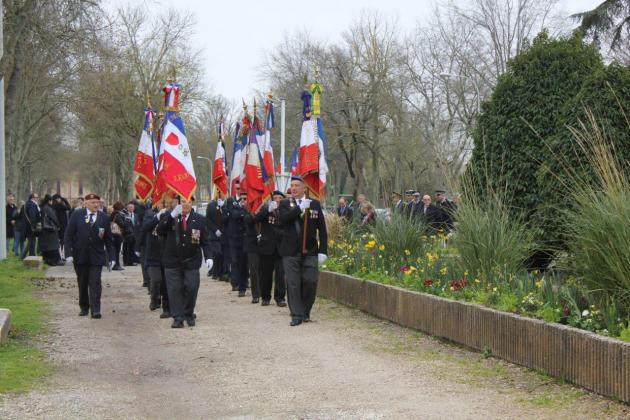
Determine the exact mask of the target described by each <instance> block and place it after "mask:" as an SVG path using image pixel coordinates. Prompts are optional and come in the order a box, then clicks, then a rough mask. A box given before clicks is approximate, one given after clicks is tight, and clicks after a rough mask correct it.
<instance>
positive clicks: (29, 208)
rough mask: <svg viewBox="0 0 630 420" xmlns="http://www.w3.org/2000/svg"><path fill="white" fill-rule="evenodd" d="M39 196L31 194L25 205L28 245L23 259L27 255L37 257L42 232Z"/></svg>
mask: <svg viewBox="0 0 630 420" xmlns="http://www.w3.org/2000/svg"><path fill="white" fill-rule="evenodd" d="M37 200H39V195H38V194H37V193H31V194H30V195H29V196H28V201H27V202H26V204H25V205H24V213H23V216H24V220H25V225H26V239H27V241H28V244H27V246H26V248H25V249H24V252H23V253H22V258H25V257H26V255H27V254H28V255H37V246H36V245H37V237H38V236H39V234H40V233H41V232H42V221H41V212H40V209H39V205H38V204H37Z"/></svg>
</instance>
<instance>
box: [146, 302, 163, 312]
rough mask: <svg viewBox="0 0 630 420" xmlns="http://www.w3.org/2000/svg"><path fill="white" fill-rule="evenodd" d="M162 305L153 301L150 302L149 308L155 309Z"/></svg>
mask: <svg viewBox="0 0 630 420" xmlns="http://www.w3.org/2000/svg"><path fill="white" fill-rule="evenodd" d="M160 306H161V305H160V304H159V303H155V302H151V303H150V304H149V310H151V311H155V310H156V309H158V308H160Z"/></svg>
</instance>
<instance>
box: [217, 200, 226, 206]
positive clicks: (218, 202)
mask: <svg viewBox="0 0 630 420" xmlns="http://www.w3.org/2000/svg"><path fill="white" fill-rule="evenodd" d="M224 204H225V201H223V200H222V199H220V198H219V199H218V200H217V206H219V207H223V205H224Z"/></svg>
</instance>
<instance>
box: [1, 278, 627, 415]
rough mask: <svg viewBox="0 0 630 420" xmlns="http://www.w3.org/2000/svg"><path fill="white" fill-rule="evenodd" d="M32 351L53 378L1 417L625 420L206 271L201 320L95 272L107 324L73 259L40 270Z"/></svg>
mask: <svg viewBox="0 0 630 420" xmlns="http://www.w3.org/2000/svg"><path fill="white" fill-rule="evenodd" d="M48 275H49V277H50V279H49V280H47V281H46V282H44V283H43V284H42V290H41V293H42V295H43V296H45V298H46V300H47V301H48V302H50V304H51V319H50V328H49V333H48V334H47V335H46V336H45V337H43V339H42V340H41V342H40V343H39V345H40V346H42V348H43V349H44V350H45V351H46V352H47V353H48V354H49V355H50V359H51V363H52V364H53V366H54V373H53V374H52V375H51V376H50V377H48V378H46V379H45V380H44V381H43V383H42V384H41V385H39V386H38V387H37V388H36V389H35V390H33V391H31V392H29V393H26V394H17V395H3V396H0V418H2V419H27V418H46V419H86V418H89V419H114V418H137V419H142V418H150V419H208V418H237V419H250V418H251V419H275V418H281V419H285V418H286V419H381V418H387V419H389V418H391V419H405V418H410V419H444V418H447V419H460V418H483V419H494V418H498V419H512V418H513V419H517V418H518V419H521V418H531V419H564V418H566V419H577V418H585V419H587V418H588V419H591V418H609V419H610V418H612V419H622V418H630V410H629V407H628V406H627V405H624V404H621V403H618V402H615V401H612V400H609V399H606V398H603V397H600V396H597V395H594V394H591V393H588V392H586V391H584V390H581V389H578V388H575V387H572V386H571V385H570V384H560V383H558V381H556V380H554V379H552V378H549V377H546V376H544V375H541V374H538V373H534V372H531V371H528V370H526V369H524V368H521V367H517V366H514V365H511V364H509V363H505V362H503V361H500V360H496V359H493V358H487V359H486V358H484V357H483V355H481V354H478V353H474V352H471V351H468V350H466V349H462V348H459V347H456V346H453V345H449V344H445V343H442V342H440V341H438V340H435V339H433V338H430V337H427V336H425V335H423V334H421V333H418V332H415V331H412V330H407V329H403V328H400V327H398V326H395V325H392V324H390V323H386V322H383V321H381V320H378V319H375V318H372V317H369V316H367V315H365V314H362V313H361V312H359V311H356V310H353V309H349V308H346V307H343V306H340V305H338V304H336V303H333V302H330V301H327V300H318V302H317V304H316V307H315V308H314V310H313V314H312V315H313V319H314V322H312V323H310V324H304V325H301V326H299V327H290V326H289V316H288V311H287V308H279V307H277V306H275V305H272V306H268V307H261V306H260V305H252V304H251V303H250V301H251V298H250V297H249V296H248V297H246V298H238V297H237V296H236V292H231V291H230V289H229V286H228V285H227V284H226V283H222V282H217V281H214V280H211V279H209V278H207V277H205V275H202V282H201V283H202V284H201V288H200V292H199V299H198V303H197V310H196V312H197V326H196V327H194V328H184V329H180V330H173V329H171V328H170V320H163V319H159V317H158V315H159V311H155V312H149V309H148V306H149V299H148V295H147V293H146V289H143V288H142V287H141V285H140V284H141V280H140V272H139V269H138V268H136V267H128V268H127V269H126V270H125V271H122V272H113V273H107V272H104V275H103V299H102V312H103V319H101V320H92V319H89V318H86V317H78V316H77V314H78V311H79V307H78V299H77V286H76V280H75V277H74V274H73V272H72V269H71V267H69V266H66V267H55V268H51V269H49V272H48Z"/></svg>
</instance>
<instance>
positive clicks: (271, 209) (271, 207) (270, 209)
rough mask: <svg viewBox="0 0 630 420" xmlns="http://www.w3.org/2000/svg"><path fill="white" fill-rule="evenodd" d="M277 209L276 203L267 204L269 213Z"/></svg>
mask: <svg viewBox="0 0 630 420" xmlns="http://www.w3.org/2000/svg"><path fill="white" fill-rule="evenodd" d="M277 208H278V203H276V202H275V201H272V202H270V203H269V213H271V212H272V211H274V210H275V209H277Z"/></svg>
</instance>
